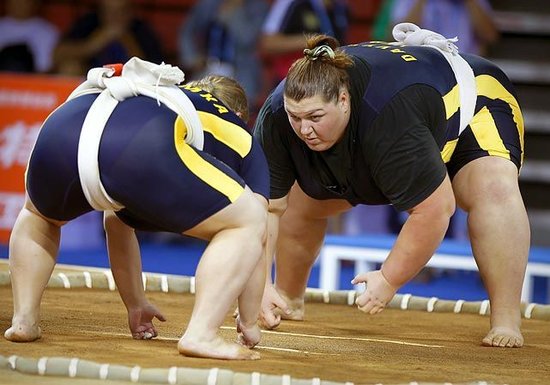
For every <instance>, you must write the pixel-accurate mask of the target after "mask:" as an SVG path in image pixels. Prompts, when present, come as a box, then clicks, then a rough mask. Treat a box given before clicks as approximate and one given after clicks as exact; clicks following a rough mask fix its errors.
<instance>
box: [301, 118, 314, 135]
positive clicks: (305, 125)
mask: <svg viewBox="0 0 550 385" xmlns="http://www.w3.org/2000/svg"><path fill="white" fill-rule="evenodd" d="M312 130H313V129H312V128H311V124H310V123H309V121H307V120H302V124H301V126H300V132H301V133H302V135H307V134H309V133H310V132H311V131H312Z"/></svg>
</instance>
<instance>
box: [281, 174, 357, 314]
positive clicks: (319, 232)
mask: <svg viewBox="0 0 550 385" xmlns="http://www.w3.org/2000/svg"><path fill="white" fill-rule="evenodd" d="M351 207H352V206H351V205H350V204H349V203H348V202H347V201H344V200H323V201H320V200H316V199H313V198H310V197H309V196H307V195H306V194H305V193H304V192H303V191H302V189H301V188H300V187H299V186H298V185H297V184H295V185H294V186H293V187H292V190H291V192H290V195H289V200H288V207H287V209H286V211H285V212H284V214H283V215H282V217H281V219H280V222H279V237H278V240H277V251H276V253H275V255H276V261H275V268H276V269H275V286H276V288H277V291H278V292H279V294H280V295H281V296H282V297H283V299H285V300H286V302H287V304H288V306H289V308H290V310H291V314H290V315H288V314H283V315H282V317H283V318H286V319H295V320H302V319H303V318H304V295H305V291H306V287H307V281H308V279H309V275H310V272H311V268H312V266H313V264H314V263H315V259H316V258H317V256H318V254H319V251H320V250H321V246H322V245H323V240H324V238H325V232H326V229H327V221H328V218H329V217H330V216H333V215H336V214H338V213H341V212H344V211H347V210H349V209H350V208H351Z"/></svg>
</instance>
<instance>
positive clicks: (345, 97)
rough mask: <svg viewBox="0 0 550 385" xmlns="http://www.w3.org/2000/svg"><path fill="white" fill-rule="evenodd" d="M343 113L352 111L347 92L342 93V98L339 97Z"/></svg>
mask: <svg viewBox="0 0 550 385" xmlns="http://www.w3.org/2000/svg"><path fill="white" fill-rule="evenodd" d="M338 99H339V103H340V106H341V107H342V111H344V112H348V111H349V109H350V105H351V104H350V97H349V93H348V91H347V90H342V91H340V96H339V97H338Z"/></svg>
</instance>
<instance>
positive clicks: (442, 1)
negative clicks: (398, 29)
mask: <svg viewBox="0 0 550 385" xmlns="http://www.w3.org/2000/svg"><path fill="white" fill-rule="evenodd" d="M491 12H492V8H491V4H490V3H489V1H488V0H393V7H392V13H391V20H392V21H393V23H392V24H398V23H400V22H403V21H406V22H410V23H414V24H417V25H419V26H420V27H421V28H427V29H431V30H434V31H438V32H439V33H441V34H442V35H443V36H457V37H458V42H457V43H456V45H457V46H458V48H459V50H460V52H464V53H472V54H475V55H484V54H485V52H486V48H487V46H488V45H489V44H491V43H494V42H495V41H496V40H497V39H498V30H497V28H496V26H495V22H494V21H493V19H492V15H491Z"/></svg>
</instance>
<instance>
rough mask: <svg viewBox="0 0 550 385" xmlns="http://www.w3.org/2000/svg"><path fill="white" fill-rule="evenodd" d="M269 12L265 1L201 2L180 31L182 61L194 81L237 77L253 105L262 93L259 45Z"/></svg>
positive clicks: (207, 0) (179, 46) (209, 0)
mask: <svg viewBox="0 0 550 385" xmlns="http://www.w3.org/2000/svg"><path fill="white" fill-rule="evenodd" d="M268 10H269V4H268V3H267V1H265V0H225V1H222V0H202V1H198V2H197V3H196V5H195V6H194V7H193V8H192V10H191V13H190V14H189V16H188V17H187V18H186V20H185V23H184V24H183V25H182V27H181V29H180V32H179V42H178V44H179V45H178V50H179V60H180V63H181V64H182V66H183V67H184V68H185V69H186V70H187V71H189V72H190V73H191V77H192V78H195V79H196V78H202V77H204V76H205V75H213V74H217V75H225V76H230V77H233V78H235V79H236V80H237V81H238V82H239V83H240V84H241V85H242V86H243V88H244V90H245V92H246V94H247V97H248V99H249V100H250V101H252V102H254V101H255V100H256V99H257V98H258V96H259V92H260V91H261V88H262V85H261V82H258V79H261V77H262V75H261V62H260V59H259V56H258V53H257V52H258V50H257V43H258V37H259V35H260V31H261V26H262V24H263V21H264V19H265V16H266V15H267V12H268Z"/></svg>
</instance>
